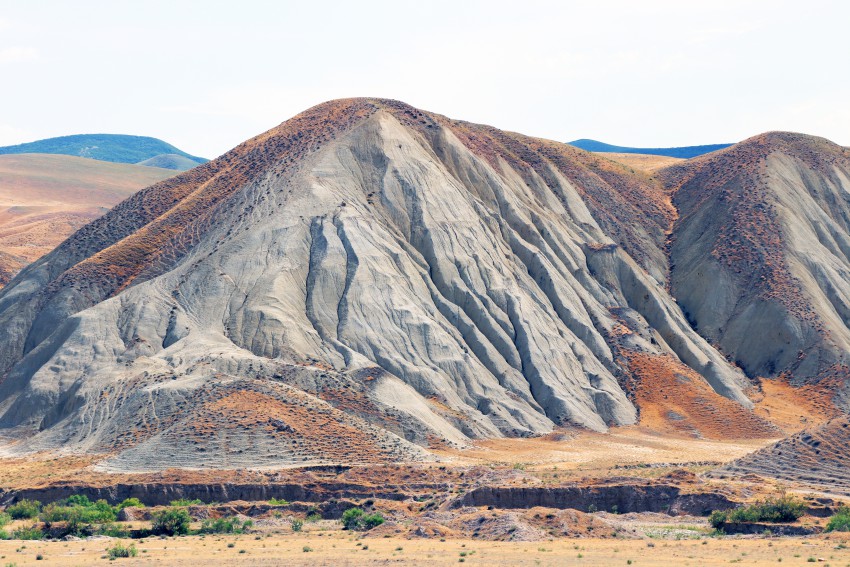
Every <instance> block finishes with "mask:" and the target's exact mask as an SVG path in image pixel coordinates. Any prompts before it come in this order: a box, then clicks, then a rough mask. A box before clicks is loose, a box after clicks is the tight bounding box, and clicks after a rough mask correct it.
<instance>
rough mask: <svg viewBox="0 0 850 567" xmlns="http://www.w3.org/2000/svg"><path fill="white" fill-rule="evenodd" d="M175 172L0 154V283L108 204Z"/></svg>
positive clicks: (77, 160) (35, 155)
mask: <svg viewBox="0 0 850 567" xmlns="http://www.w3.org/2000/svg"><path fill="white" fill-rule="evenodd" d="M175 173H177V172H175V171H173V170H170V169H159V168H156V167H145V166H140V165H132V164H123V163H109V162H103V161H96V160H92V159H85V158H79V157H72V156H63V155H48V154H17V155H4V156H0V285H3V284H5V283H6V282H7V281H8V279H9V278H10V277H11V276H12V275H14V273H15V272H17V271H18V270H20V269H21V268H22V267H23V266H25V265H27V264H28V263H30V262H33V261H34V260H36V259H38V258H40V257H41V256H43V255H44V254H46V253H47V252H49V251H50V250H52V249H53V248H55V247H56V246H57V245H58V244H59V243H60V242H62V241H63V240H65V239H66V238H67V237H68V236H70V235H71V234H72V233H73V232H74V231H75V230H77V229H78V228H80V227H81V226H83V225H84V224H86V223H87V222H89V221H91V220H92V219H95V218H97V217H99V216H100V215H102V214H103V213H105V212H106V211H107V210H108V209H109V208H110V207H112V206H113V205H116V204H117V203H119V202H121V201H122V200H124V199H126V198H127V197H129V196H130V195H132V194H133V193H135V192H136V191H138V190H139V189H142V188H143V187H147V186H148V185H151V184H153V183H156V182H157V181H161V180H162V179H165V178H168V177H171V176H172V175H174V174H175Z"/></svg>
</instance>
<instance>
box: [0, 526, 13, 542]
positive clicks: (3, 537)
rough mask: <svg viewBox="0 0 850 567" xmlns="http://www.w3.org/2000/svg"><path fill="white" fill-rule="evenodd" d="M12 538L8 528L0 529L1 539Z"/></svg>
mask: <svg viewBox="0 0 850 567" xmlns="http://www.w3.org/2000/svg"><path fill="white" fill-rule="evenodd" d="M6 539H12V536H10V535H9V532H7V531H6V530H3V529H0V541H3V540H6Z"/></svg>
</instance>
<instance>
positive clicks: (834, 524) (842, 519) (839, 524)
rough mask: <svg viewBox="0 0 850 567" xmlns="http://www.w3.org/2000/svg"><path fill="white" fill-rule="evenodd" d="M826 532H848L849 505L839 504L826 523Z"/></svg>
mask: <svg viewBox="0 0 850 567" xmlns="http://www.w3.org/2000/svg"><path fill="white" fill-rule="evenodd" d="M825 530H826V531H828V532H850V507H847V506H841V507H840V508H839V509H838V511H837V512H836V513H835V514H834V515H833V516H832V517H831V518H830V519H829V522H827V523H826V528H825Z"/></svg>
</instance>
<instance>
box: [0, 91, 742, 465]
mask: <svg viewBox="0 0 850 567" xmlns="http://www.w3.org/2000/svg"><path fill="white" fill-rule="evenodd" d="M601 162H605V160H601V161H600V160H598V159H597V158H594V157H592V156H590V155H589V154H585V153H584V152H581V151H579V150H575V149H572V148H569V147H568V146H565V145H561V144H555V143H551V142H544V141H540V140H534V139H531V138H525V137H523V136H519V135H515V134H507V133H503V132H498V131H495V130H494V129H491V128H488V127H481V126H475V125H470V124H466V123H460V122H454V121H451V120H449V119H446V118H444V117H440V116H437V115H432V114H428V113H423V112H421V111H418V110H416V109H413V108H411V107H408V106H406V105H402V104H400V103H395V102H393V101H381V100H360V99H358V100H347V101H336V102H333V103H326V104H325V105H320V106H319V107H316V108H314V109H311V110H309V111H307V112H306V113H304V114H302V115H299V116H298V117H296V118H294V119H292V120H291V121H289V122H287V123H284V124H283V125H281V126H280V127H279V128H277V129H275V130H272V131H270V132H268V133H266V134H263V135H261V136H259V137H257V138H255V139H254V140H250V141H249V142H246V143H245V144H243V145H242V146H239V147H238V148H236V149H234V150H233V151H232V152H231V153H229V154H226V155H225V156H223V157H222V158H220V159H219V160H215V161H213V162H210V163H209V164H206V165H204V166H201V167H198V168H196V169H194V170H192V171H191V172H188V173H186V174H183V175H180V176H178V177H176V178H174V179H173V180H169V181H167V182H164V183H161V184H159V185H157V186H154V187H152V188H150V189H147V190H145V191H143V192H142V193H140V194H137V195H136V196H134V197H133V198H131V199H130V200H128V201H126V202H125V203H123V204H122V205H119V206H118V207H116V208H115V209H114V210H113V211H111V212H110V213H109V214H107V215H106V216H104V217H103V218H102V219H100V220H98V221H96V223H93V224H92V225H89V226H87V227H85V228H84V229H82V230H81V231H80V232H78V233H77V234H76V235H75V236H74V237H72V238H71V239H69V241H67V242H66V243H64V244H63V245H62V246H60V247H59V248H58V249H56V250H55V251H54V252H53V253H51V254H50V255H48V256H47V257H45V258H43V259H42V260H40V261H39V262H37V263H35V264H34V265H32V266H30V267H29V268H27V269H26V270H25V271H24V272H22V273H21V274H20V275H19V276H18V277H17V278H16V279H15V280H13V281H12V282H11V283H10V284H9V285H8V286H7V287H6V288H5V289H4V290H3V291H2V292H1V293H0V329H2V333H3V340H2V341H0V372H2V376H3V378H2V382H0V433H1V434H2V435H4V436H5V438H7V440H9V443H8V444H7V446H6V449H5V450H6V451H7V452H22V451H34V450H53V449H57V448H60V447H61V448H63V449H64V450H69V451H98V452H108V453H111V454H112V455H113V456H112V457H111V458H110V459H109V460H108V461H107V462H106V464H105V465H104V466H105V467H107V468H110V469H112V470H151V469H158V468H165V467H168V466H190V467H192V466H205V467H230V468H233V467H262V466H285V465H291V464H303V463H318V462H334V461H336V462H363V461H370V460H376V459H377V460H380V459H383V460H415V459H422V458H427V453H426V452H425V451H424V450H423V449H422V448H421V447H422V446H427V445H428V444H431V443H450V444H458V445H462V444H464V443H466V442H467V441H468V440H469V439H470V438H479V437H498V436H530V435H539V434H545V433H547V432H549V431H551V430H552V428H553V427H555V426H556V425H566V424H573V425H578V426H582V427H587V428H591V429H594V430H598V431H604V430H605V429H606V428H607V427H609V426H611V425H626V424H632V423H635V422H636V420H637V418H638V413H637V409H636V408H635V406H634V405H633V403H632V401H631V400H630V397H629V395H628V393H627V391H626V390H625V386H624V385H625V383H626V381H627V378H628V376H629V369H628V367H627V365H626V363H625V362H624V360H625V359H624V357H623V352H624V351H628V350H632V351H641V352H646V353H651V354H659V355H661V354H666V355H671V356H672V357H674V358H675V359H678V360H681V361H682V362H683V363H684V364H686V365H688V366H690V367H691V368H693V369H694V370H696V371H697V372H698V373H700V374H701V375H702V376H703V377H704V379H705V380H706V381H708V383H709V384H710V385H711V386H712V388H713V389H714V390H715V391H716V392H718V393H719V394H722V395H723V396H726V397H729V398H731V399H733V400H736V401H738V402H739V403H741V404H743V405H745V406H749V405H751V404H750V402H749V400H748V399H747V398H746V396H745V395H744V393H743V390H744V389H745V388H746V387H747V386H748V381H747V379H746V378H745V376H744V375H743V374H742V373H741V372H740V371H738V370H737V369H736V368H734V367H732V366H730V365H729V364H728V363H727V362H726V361H725V359H724V358H723V356H722V355H720V354H719V353H718V352H717V351H716V350H715V349H714V348H712V347H711V346H710V345H709V344H708V343H707V342H706V341H705V340H704V339H703V338H702V337H700V335H699V334H697V333H696V332H694V331H693V330H692V328H691V327H690V325H689V324H688V322H687V320H686V319H685V317H684V315H683V313H682V311H681V310H680V309H679V307H678V306H677V304H676V303H675V301H674V300H673V299H672V298H671V297H670V295H669V294H668V293H667V291H666V290H665V287H664V276H665V274H666V264H665V260H664V253H663V244H664V230H665V228H666V226H665V223H666V221H665V220H664V218H665V217H663V215H662V212H658V211H662V207H661V206H660V205H656V204H653V203H650V202H648V201H647V199H645V198H644V197H643V196H651V195H660V194H661V188H660V187H657V186H655V185H654V184H652V183H651V182H649V181H646V180H643V179H641V178H637V177H634V176H630V174H628V173H627V171H626V170H624V169H622V168H619V166H616V167H615V166H614V164H611V162H606V163H601ZM600 164H601V165H600ZM600 167H601V168H602V169H599V168H600ZM618 168H619V169H618ZM612 204H613V205H615V206H613V207H612V206H611V205H612ZM606 207H610V208H606ZM656 213H657V214H656ZM628 215H631V217H629V216H628ZM653 215H655V216H653ZM629 218H631V219H632V220H634V222H625V221H627V220H628V219H629ZM597 219H600V220H597ZM636 219H640V220H636ZM620 225H622V226H620ZM603 226H605V227H618V228H617V229H616V230H613V229H611V231H610V232H611V233H613V234H609V233H608V232H606V229H604V228H603ZM627 251H628V252H630V253H627ZM624 326H625V327H626V328H628V329H630V332H629V333H628V334H627V336H624V335H623V333H620V332H616V329H620V328H623V327H624ZM166 456H167V458H166Z"/></svg>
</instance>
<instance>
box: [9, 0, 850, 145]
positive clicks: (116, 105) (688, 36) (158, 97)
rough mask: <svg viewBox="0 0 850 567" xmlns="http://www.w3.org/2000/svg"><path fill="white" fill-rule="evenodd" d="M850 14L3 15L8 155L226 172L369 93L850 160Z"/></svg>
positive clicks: (636, 138)
mask: <svg viewBox="0 0 850 567" xmlns="http://www.w3.org/2000/svg"><path fill="white" fill-rule="evenodd" d="M848 23H850V2H846V1H844V0H841V1H838V0H836V1H828V0H809V1H807V2H800V1H799V0H798V1H794V2H790V1H784V0H770V1H762V0H751V1H748V0H737V1H728V2H727V1H724V0H714V1H710V2H706V1H693V2H692V1H688V2H684V1H681V0H679V1H669V2H668V1H664V2H661V1H643V2H638V1H634V0H632V1H592V2H591V1H588V0H583V1H580V2H573V1H566V0H562V1H560V2H542V1H534V0H522V1H518V0H514V1H511V2H503V1H499V0H489V1H474V0H468V1H464V0H453V1H442V0H431V1H428V2H424V1H423V2H408V1H405V0H394V1H388V2H379V1H369V0H360V1H357V2H350V1H348V2H342V1H340V2H322V1H318V0H303V1H301V2H288V1H283V0H278V1H276V2H261V1H253V0H239V1H233V0H231V1H229V2H219V1H215V0H205V1H203V2H189V1H180V0H168V1H158V0H146V1H145V2H141V1H136V2H131V1H129V0H127V1H116V0H110V1H105V2H99V1H88V0H77V1H74V2H70V1H67V0H63V1H48V0H14V1H11V0H0V108H2V112H0V145H10V144H17V143H22V142H29V141H33V140H37V139H42V138H48V137H53V136H60V135H67V134H82V133H115V134H136V135H145V136H154V137H157V138H161V139H163V140H165V141H167V142H169V143H171V144H174V145H175V146H177V147H179V148H180V149H182V150H184V151H187V152H189V153H192V154H194V155H200V156H203V157H207V158H213V157H216V156H218V155H220V154H222V153H224V152H225V151H227V150H229V149H230V148H232V147H233V146H235V145H237V144H238V143H240V142H242V141H243V140H245V139H247V138H250V137H252V136H255V135H257V134H259V133H261V132H263V131H265V130H268V129H269V128H272V127H274V126H276V125H277V124H279V123H281V122H283V121H284V120H286V119H287V118H289V117H291V116H293V115H295V114H297V113H298V112H300V111H302V110H305V109H306V108H309V107H311V106H313V105H315V104H318V103H320V102H323V101H326V100H330V99H335V98H343V97H351V96H378V97H385V98H394V99H398V100H403V101H405V102H407V103H409V104H412V105H414V106H416V107H419V108H422V109H426V110H430V111H434V112H438V113H440V114H444V115H447V116H450V117H452V118H459V119H463V120H468V121H472V122H479V123H485V124H491V125H493V126H496V127H499V128H502V129H506V130H513V131H517V132H522V133H524V134H529V135H533V136H539V137H544V138H551V139H555V140H561V141H570V140H574V139H577V138H593V139H596V140H602V141H605V142H608V143H613V144H617V145H624V146H637V147H663V146H685V145H697V144H709V143H724V142H735V141H739V140H742V139H745V138H747V137H750V136H753V135H755V134H758V133H761V132H765V131H768V130H791V131H797V132H805V133H808V134H815V135H819V136H824V137H826V138H829V139H831V140H833V141H834V142H837V143H840V144H842V145H850V72H848V71H850V42H848V32H847V25H848Z"/></svg>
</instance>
